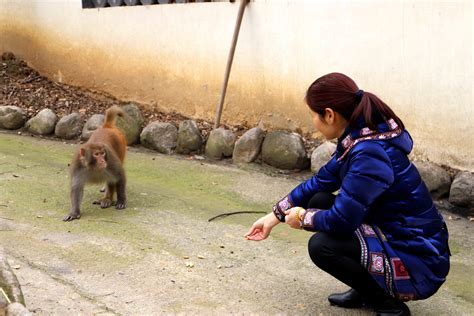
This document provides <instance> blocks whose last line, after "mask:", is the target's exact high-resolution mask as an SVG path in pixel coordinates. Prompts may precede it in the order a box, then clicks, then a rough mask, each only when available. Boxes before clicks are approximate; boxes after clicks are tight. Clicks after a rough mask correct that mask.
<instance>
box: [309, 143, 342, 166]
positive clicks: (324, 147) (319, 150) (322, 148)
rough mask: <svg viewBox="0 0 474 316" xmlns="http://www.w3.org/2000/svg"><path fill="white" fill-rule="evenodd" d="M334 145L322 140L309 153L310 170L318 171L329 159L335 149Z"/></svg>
mask: <svg viewBox="0 0 474 316" xmlns="http://www.w3.org/2000/svg"><path fill="white" fill-rule="evenodd" d="M336 147H337V146H336V145H335V144H333V143H330V142H324V143H322V144H321V145H319V146H318V147H316V148H315V149H314V150H313V153H312V154H311V171H312V172H318V171H319V169H321V167H322V166H324V165H326V164H327V163H328V161H329V160H331V157H332V154H333V153H334V152H335V151H336Z"/></svg>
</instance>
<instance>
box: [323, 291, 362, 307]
mask: <svg viewBox="0 0 474 316" xmlns="http://www.w3.org/2000/svg"><path fill="white" fill-rule="evenodd" d="M328 301H329V303H331V304H332V305H336V306H339V307H345V308H359V307H363V306H365V305H366V304H365V301H364V299H363V298H362V296H361V295H360V294H359V293H357V292H356V291H355V290H354V289H350V290H349V291H347V292H344V293H335V294H331V295H329V296H328Z"/></svg>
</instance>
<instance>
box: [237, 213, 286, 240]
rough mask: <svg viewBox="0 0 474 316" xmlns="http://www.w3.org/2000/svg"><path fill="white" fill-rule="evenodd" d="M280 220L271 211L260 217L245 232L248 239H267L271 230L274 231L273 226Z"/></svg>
mask: <svg viewBox="0 0 474 316" xmlns="http://www.w3.org/2000/svg"><path fill="white" fill-rule="evenodd" d="M279 223H280V221H279V220H278V218H276V216H275V215H274V214H273V213H269V214H267V215H265V216H263V217H261V218H260V219H258V220H257V221H256V222H255V223H253V225H252V227H251V228H250V230H249V231H248V232H247V234H245V236H244V237H245V238H246V239H247V240H254V241H260V240H264V239H266V238H267V237H268V236H269V235H270V232H271V231H272V229H273V227H275V226H276V225H277V224H279Z"/></svg>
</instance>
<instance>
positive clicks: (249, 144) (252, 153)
mask: <svg viewBox="0 0 474 316" xmlns="http://www.w3.org/2000/svg"><path fill="white" fill-rule="evenodd" d="M264 134H265V133H264V132H263V130H262V129H261V128H259V127H254V128H252V129H249V130H248V131H247V132H245V134H243V135H242V136H241V137H240V138H239V139H238V140H237V142H235V147H234V153H233V154H232V159H233V161H234V162H236V163H241V162H244V163H248V162H252V161H254V160H255V159H257V157H258V155H259V154H260V151H261V149H262V143H263V138H264V137H265V135H264Z"/></svg>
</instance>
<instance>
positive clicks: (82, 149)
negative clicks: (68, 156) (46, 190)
mask: <svg viewBox="0 0 474 316" xmlns="http://www.w3.org/2000/svg"><path fill="white" fill-rule="evenodd" d="M79 155H81V157H84V156H85V155H86V149H85V148H84V147H81V149H79Z"/></svg>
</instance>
